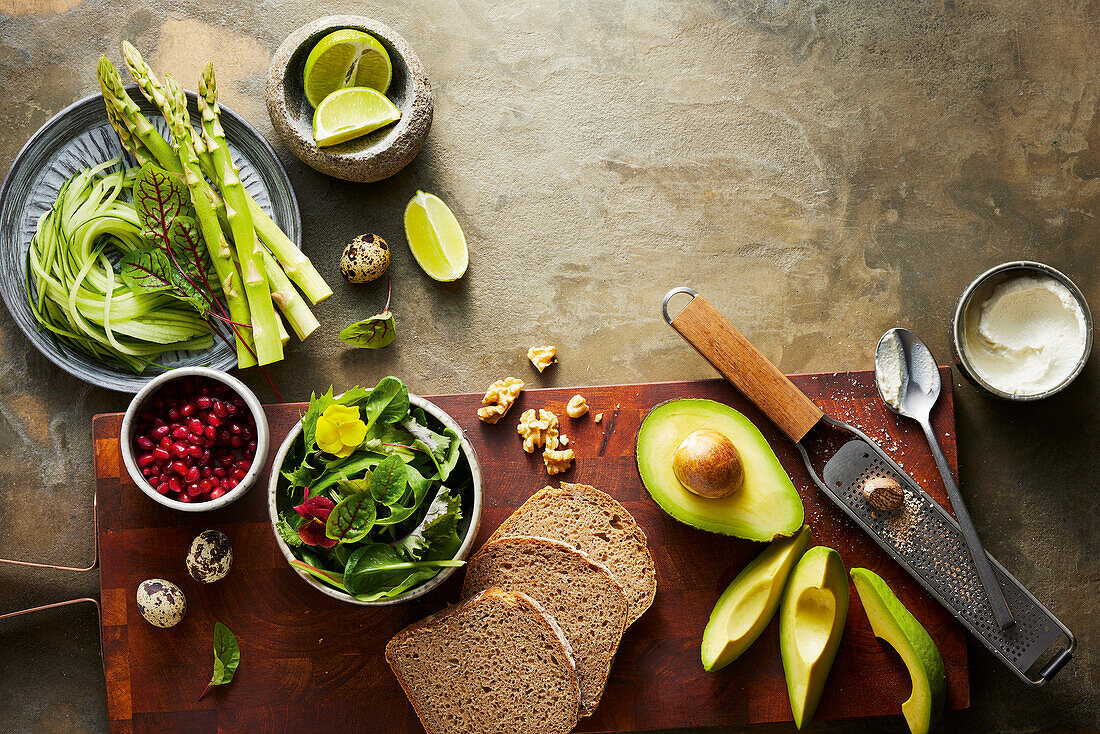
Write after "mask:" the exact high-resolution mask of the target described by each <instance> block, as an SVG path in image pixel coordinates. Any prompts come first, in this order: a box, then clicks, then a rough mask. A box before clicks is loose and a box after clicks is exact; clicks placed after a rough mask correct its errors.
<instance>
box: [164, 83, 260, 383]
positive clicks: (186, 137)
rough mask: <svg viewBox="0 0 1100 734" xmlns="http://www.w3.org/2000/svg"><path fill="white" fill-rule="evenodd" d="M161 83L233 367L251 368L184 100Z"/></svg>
mask: <svg viewBox="0 0 1100 734" xmlns="http://www.w3.org/2000/svg"><path fill="white" fill-rule="evenodd" d="M165 81H166V84H165V87H164V98H165V103H166V104H165V108H164V111H165V112H167V113H168V115H167V116H166V117H165V120H166V121H167V122H168V129H169V130H170V131H171V132H172V143H173V144H174V146H175V150H176V153H177V155H178V156H179V159H180V163H181V164H182V165H183V180H184V182H185V183H186V184H187V188H188V190H189V191H190V193H191V202H192V203H193V204H194V206H195V214H196V216H197V218H198V220H199V229H200V230H201V231H202V238H203V240H204V241H205V242H206V249H207V251H208V252H209V253H210V259H211V260H212V261H213V263H214V270H215V272H216V273H217V274H218V281H219V282H220V284H221V288H222V294H223V295H224V296H225V301H226V305H228V307H229V318H230V319H232V320H233V321H234V322H235V325H234V327H233V331H234V333H235V335H236V337H237V366H238V367H241V368H242V369H243V368H245V367H251V366H252V365H254V364H256V356H255V354H254V352H255V345H254V341H253V337H252V331H251V329H250V328H249V327H248V326H242V324H245V325H247V324H249V321H250V318H251V315H250V311H249V307H248V302H247V300H246V298H245V295H244V293H243V291H242V288H241V276H240V274H239V273H238V272H237V266H236V264H235V263H234V262H233V255H232V251H231V250H230V249H229V243H228V242H226V240H225V236H224V235H223V234H222V228H221V225H220V224H219V223H218V215H217V214H216V213H215V210H214V203H213V201H212V200H211V198H210V195H211V194H212V193H213V192H212V191H211V190H210V189H209V187H207V186H203V184H204V183H205V181H203V178H202V171H201V170H200V167H199V159H198V155H197V153H196V152H195V144H194V139H193V138H194V135H193V132H194V131H193V130H192V128H191V115H190V114H189V113H188V111H187V98H186V97H185V96H184V94H183V90H182V89H180V87H179V85H178V84H175V82H174V80H173V79H171V77H166V80H165Z"/></svg>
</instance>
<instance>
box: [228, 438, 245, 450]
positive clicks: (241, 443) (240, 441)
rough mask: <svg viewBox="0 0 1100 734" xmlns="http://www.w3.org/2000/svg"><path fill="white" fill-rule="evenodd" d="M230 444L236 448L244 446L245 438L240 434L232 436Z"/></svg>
mask: <svg viewBox="0 0 1100 734" xmlns="http://www.w3.org/2000/svg"><path fill="white" fill-rule="evenodd" d="M229 445H230V446H232V447H233V448H235V449H239V448H240V447H241V446H244V439H243V438H241V437H240V436H231V437H230V439H229Z"/></svg>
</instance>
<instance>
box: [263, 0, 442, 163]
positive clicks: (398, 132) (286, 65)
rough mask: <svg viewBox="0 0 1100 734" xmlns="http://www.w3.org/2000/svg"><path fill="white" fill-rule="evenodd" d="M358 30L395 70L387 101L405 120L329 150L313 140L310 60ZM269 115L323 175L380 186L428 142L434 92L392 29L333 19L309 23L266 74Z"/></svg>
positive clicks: (292, 146)
mask: <svg viewBox="0 0 1100 734" xmlns="http://www.w3.org/2000/svg"><path fill="white" fill-rule="evenodd" d="M342 28H354V29H356V30H360V31H363V32H365V33H369V34H371V35H372V36H374V37H375V38H376V39H378V41H379V42H380V43H381V44H382V46H383V47H385V49H386V52H387V53H388V54H389V55H390V63H391V64H392V65H393V80H392V81H391V82H390V88H389V90H387V92H386V96H387V97H389V99H390V101H391V102H393V103H394V105H396V106H397V108H398V109H399V110H401V119H400V120H398V121H397V123H396V124H393V125H388V126H386V127H383V128H381V129H379V130H375V131H374V132H371V133H367V134H366V135H364V136H363V137H360V138H356V139H355V140H349V141H347V142H346V143H341V144H339V145H334V146H332V147H330V148H319V147H317V143H315V142H314V140H313V106H312V105H310V103H309V102H308V101H307V100H306V94H305V89H304V86H303V72H304V69H305V63H306V57H308V56H309V52H310V51H311V50H313V47H314V46H315V45H317V42H318V41H320V40H321V39H322V38H323V37H324V36H326V35H328V34H329V33H331V32H333V31H337V30H340V29H342ZM267 112H268V114H269V115H271V124H272V125H274V126H275V130H277V131H278V133H279V136H280V137H281V138H282V139H283V142H284V143H285V144H286V146H287V147H288V148H290V151H291V152H292V153H294V155H296V156H297V157H298V158H299V159H301V161H302V162H303V163H305V164H307V165H309V166H311V167H313V168H315V169H317V170H318V171H320V172H321V173H325V174H328V175H329V176H335V177H336V178H342V179H344V180H345V181H358V182H362V183H368V182H371V181H381V180H382V179H384V178H388V177H390V176H392V175H393V174H395V173H397V172H398V171H400V170H401V169H402V168H404V167H405V166H407V165H408V164H409V163H410V162H411V161H412V159H413V158H415V157H416V154H417V153H419V152H420V147H421V146H422V145H424V140H425V138H427V137H428V129H429V128H430V127H431V125H432V87H431V84H430V83H429V82H428V73H427V71H426V70H425V69H424V65H423V64H422V63H420V59H419V58H418V57H417V55H416V53H415V52H413V50H412V47H411V46H409V44H408V42H407V41H406V40H405V39H404V38H402V37H401V36H399V35H398V34H397V33H396V32H395V31H394V30H393V29H392V28H390V27H389V26H386V25H383V24H382V23H379V22H378V21H376V20H373V19H371V18H367V17H364V16H361V15H330V16H327V17H325V18H318V19H317V20H315V21H313V22H312V23H307V24H306V25H304V26H302V27H301V28H299V29H298V30H296V31H294V32H293V33H291V34H290V35H289V36H287V38H286V40H285V41H283V43H282V45H280V46H279V49H278V50H277V51H276V52H275V56H274V57H273V58H272V59H271V66H270V67H269V68H268V71H267Z"/></svg>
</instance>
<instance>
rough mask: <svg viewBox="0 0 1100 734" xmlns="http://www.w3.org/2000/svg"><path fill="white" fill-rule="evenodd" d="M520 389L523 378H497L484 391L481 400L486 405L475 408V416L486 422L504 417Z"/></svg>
mask: <svg viewBox="0 0 1100 734" xmlns="http://www.w3.org/2000/svg"><path fill="white" fill-rule="evenodd" d="M521 390H523V380H517V379H516V378H515V377H505V378H504V379H503V380H497V381H496V382H494V383H493V384H492V385H489V389H488V390H486V391H485V397H483V398H482V399H481V402H482V404H484V405H485V406H486V407H484V408H478V409H477V417H478V418H480V419H481V420H483V421H485V422H486V423H496V422H497V421H498V420H500V419H501V418H503V417H504V414H505V413H507V412H508V409H509V408H511V407H512V403H514V402H516V398H518V397H519V393H520V391H521Z"/></svg>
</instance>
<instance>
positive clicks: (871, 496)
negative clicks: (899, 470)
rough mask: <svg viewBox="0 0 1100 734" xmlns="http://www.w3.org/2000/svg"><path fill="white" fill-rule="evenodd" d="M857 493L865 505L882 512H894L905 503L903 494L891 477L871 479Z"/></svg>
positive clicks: (899, 486)
mask: <svg viewBox="0 0 1100 734" xmlns="http://www.w3.org/2000/svg"><path fill="white" fill-rule="evenodd" d="M859 491H860V494H862V495H863V497H864V499H866V500H867V504H869V505H871V507H874V508H875V509H876V510H882V511H883V512H895V511H897V510H899V509H901V506H902V505H903V504H904V503H905V493H904V492H903V491H902V489H901V485H900V484H898V483H897V482H896V481H894V479H893V478H892V477H871V478H870V479H868V480H867V481H866V482H864V483H863V487H862V488H861V489H860V490H859Z"/></svg>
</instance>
